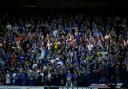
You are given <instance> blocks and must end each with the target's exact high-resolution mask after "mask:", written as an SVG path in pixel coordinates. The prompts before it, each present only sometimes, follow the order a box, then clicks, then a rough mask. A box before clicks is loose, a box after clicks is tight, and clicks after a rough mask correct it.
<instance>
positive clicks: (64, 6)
mask: <svg viewBox="0 0 128 89" xmlns="http://www.w3.org/2000/svg"><path fill="white" fill-rule="evenodd" d="M42 9H43V10H46V11H49V10H51V11H72V12H74V11H75V12H79V11H87V12H94V13H119V14H122V13H127V11H128V0H0V10H1V11H8V10H11V11H15V12H16V11H25V10H26V11H27V10H28V11H40V10H42Z"/></svg>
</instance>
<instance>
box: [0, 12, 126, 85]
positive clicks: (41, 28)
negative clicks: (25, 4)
mask: <svg viewBox="0 0 128 89" xmlns="http://www.w3.org/2000/svg"><path fill="white" fill-rule="evenodd" d="M115 82H116V83H128V24H127V17H119V16H114V17H103V18H102V17H100V16H84V15H82V14H79V15H55V16H54V15H51V16H50V15H49V16H43V15H42V16H41V15H39V16H36V15H35V16H31V15H30V16H29V15H28V16H27V15H23V16H19V17H18V16H17V17H15V16H9V15H8V14H7V15H4V16H1V17H0V84H1V85H22V86H25V85H30V86H39V85H42V86H89V84H91V83H105V84H108V83H115Z"/></svg>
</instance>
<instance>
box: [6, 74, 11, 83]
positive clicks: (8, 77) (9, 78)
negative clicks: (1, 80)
mask: <svg viewBox="0 0 128 89" xmlns="http://www.w3.org/2000/svg"><path fill="white" fill-rule="evenodd" d="M10 83H11V76H10V74H6V84H10Z"/></svg>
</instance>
